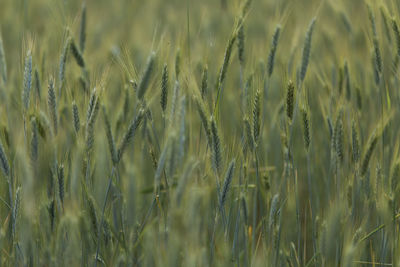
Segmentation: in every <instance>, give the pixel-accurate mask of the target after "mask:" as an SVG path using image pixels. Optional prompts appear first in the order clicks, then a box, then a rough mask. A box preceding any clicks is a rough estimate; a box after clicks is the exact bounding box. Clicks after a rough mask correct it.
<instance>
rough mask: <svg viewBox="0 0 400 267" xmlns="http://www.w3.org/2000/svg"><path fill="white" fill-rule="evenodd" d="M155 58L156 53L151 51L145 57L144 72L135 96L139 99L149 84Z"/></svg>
mask: <svg viewBox="0 0 400 267" xmlns="http://www.w3.org/2000/svg"><path fill="white" fill-rule="evenodd" d="M155 58H156V54H155V52H152V53H151V54H150V56H149V58H148V59H147V64H146V68H145V70H144V73H143V75H142V78H141V80H140V83H139V85H138V89H137V96H138V98H139V99H141V100H142V99H143V97H144V94H145V93H146V90H147V88H148V86H149V83H150V78H151V75H152V73H153V69H154V64H155V63H154V61H155Z"/></svg>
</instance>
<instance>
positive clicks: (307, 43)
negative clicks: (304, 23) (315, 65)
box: [300, 18, 316, 82]
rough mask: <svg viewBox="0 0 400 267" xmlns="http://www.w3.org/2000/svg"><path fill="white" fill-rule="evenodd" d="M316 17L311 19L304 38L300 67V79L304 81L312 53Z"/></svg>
mask: <svg viewBox="0 0 400 267" xmlns="http://www.w3.org/2000/svg"><path fill="white" fill-rule="evenodd" d="M315 20H316V18H313V19H312V20H311V23H310V25H309V26H308V30H307V33H306V38H305V40H304V46H303V54H302V58H301V68H300V81H301V82H303V81H304V78H305V77H306V73H307V68H308V62H309V58H310V54H311V40H312V36H313V31H314V26H315Z"/></svg>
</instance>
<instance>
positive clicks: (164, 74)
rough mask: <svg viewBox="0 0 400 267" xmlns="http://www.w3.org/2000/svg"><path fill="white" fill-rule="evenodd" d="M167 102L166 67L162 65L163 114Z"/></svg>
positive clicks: (161, 101)
mask: <svg viewBox="0 0 400 267" xmlns="http://www.w3.org/2000/svg"><path fill="white" fill-rule="evenodd" d="M167 102H168V65H167V64H164V67H163V70H162V74H161V99H160V104H161V109H162V111H163V113H164V114H165V110H166V109H167Z"/></svg>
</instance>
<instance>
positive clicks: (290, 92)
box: [286, 81, 294, 121]
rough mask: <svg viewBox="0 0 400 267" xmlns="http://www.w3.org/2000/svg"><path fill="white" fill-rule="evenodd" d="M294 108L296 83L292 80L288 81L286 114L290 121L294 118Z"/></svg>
mask: <svg viewBox="0 0 400 267" xmlns="http://www.w3.org/2000/svg"><path fill="white" fill-rule="evenodd" d="M293 110H294V84H293V82H292V81H289V82H288V85H287V90H286V116H287V117H288V118H289V120H290V121H292V120H293Z"/></svg>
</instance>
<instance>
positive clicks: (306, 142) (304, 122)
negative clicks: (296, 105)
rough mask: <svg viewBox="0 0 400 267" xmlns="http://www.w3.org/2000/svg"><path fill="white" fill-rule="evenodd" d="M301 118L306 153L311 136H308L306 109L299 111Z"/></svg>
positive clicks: (308, 126)
mask: <svg viewBox="0 0 400 267" xmlns="http://www.w3.org/2000/svg"><path fill="white" fill-rule="evenodd" d="M301 115H302V116H301V117H302V122H303V139H304V146H305V149H306V151H309V149H310V143H311V134H310V118H309V113H308V110H307V108H302V109H301Z"/></svg>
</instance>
